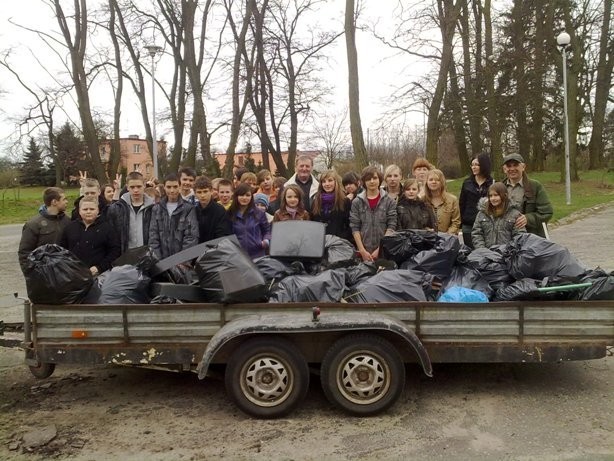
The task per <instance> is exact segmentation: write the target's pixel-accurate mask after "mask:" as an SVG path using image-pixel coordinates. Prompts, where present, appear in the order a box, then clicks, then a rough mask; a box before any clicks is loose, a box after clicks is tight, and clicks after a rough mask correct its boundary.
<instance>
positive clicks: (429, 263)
mask: <svg viewBox="0 0 614 461" xmlns="http://www.w3.org/2000/svg"><path fill="white" fill-rule="evenodd" d="M411 232H416V231H411ZM422 232H426V233H427V235H428V234H431V235H434V236H435V238H436V242H435V245H434V246H433V247H432V248H431V249H428V250H424V251H420V252H418V253H416V254H415V255H414V256H412V257H411V258H410V259H408V260H407V261H405V262H404V263H403V264H401V269H413V270H418V271H423V272H427V273H429V274H431V275H433V276H434V277H436V278H437V279H438V280H445V279H446V278H448V277H449V276H450V272H451V271H452V267H453V266H454V262H455V261H456V256H457V255H458V251H459V250H460V247H461V244H460V242H459V240H458V237H457V236H456V235H451V234H445V233H443V232H438V233H437V234H435V233H434V232H429V231H422ZM429 241H430V237H429Z"/></svg>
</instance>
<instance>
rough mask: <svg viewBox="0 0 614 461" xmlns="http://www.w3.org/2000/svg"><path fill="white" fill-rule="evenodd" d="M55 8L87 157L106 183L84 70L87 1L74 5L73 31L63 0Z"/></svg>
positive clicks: (78, 0)
mask: <svg viewBox="0 0 614 461" xmlns="http://www.w3.org/2000/svg"><path fill="white" fill-rule="evenodd" d="M53 6H54V10H55V16H56V19H57V21H58V25H59V26H60V31H61V32H62V35H63V37H64V41H65V45H66V48H67V49H68V52H69V55H70V64H71V65H70V71H69V73H70V76H71V79H72V81H73V83H74V85H75V86H74V91H75V94H76V96H77V106H78V107H77V108H78V110H79V116H80V118H81V128H82V131H83V138H84V140H85V144H86V146H87V154H88V157H89V158H90V160H91V162H92V166H93V168H94V175H95V176H96V177H97V178H98V179H99V180H100V181H106V180H107V179H108V177H107V172H106V171H105V169H104V167H103V165H102V162H101V160H100V152H99V151H98V138H97V136H96V127H95V125H94V119H93V117H92V110H91V106H90V97H89V83H90V82H89V79H88V73H87V72H86V70H85V57H86V49H87V39H88V19H87V14H88V13H87V1H86V0H75V1H74V11H73V13H72V20H73V26H74V30H71V28H70V26H69V24H68V20H69V19H70V18H69V17H67V16H66V14H65V13H64V9H63V8H62V5H61V4H60V0H53Z"/></svg>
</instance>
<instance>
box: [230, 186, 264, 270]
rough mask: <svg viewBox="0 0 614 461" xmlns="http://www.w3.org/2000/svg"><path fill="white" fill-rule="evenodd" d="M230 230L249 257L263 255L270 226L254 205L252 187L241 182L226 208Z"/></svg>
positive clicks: (261, 212)
mask: <svg viewBox="0 0 614 461" xmlns="http://www.w3.org/2000/svg"><path fill="white" fill-rule="evenodd" d="M228 214H229V217H230V221H231V222H232V231H233V232H234V234H235V235H236V236H237V238H238V239H239V243H241V247H243V249H244V250H245V251H246V252H247V254H248V255H249V256H250V258H252V259H255V258H259V257H261V256H264V255H265V252H266V250H267V248H268V247H269V244H270V241H271V226H270V224H269V222H268V221H267V219H266V216H265V214H264V212H263V211H262V210H259V209H258V208H256V206H255V205H254V197H253V194H252V187H251V186H250V185H249V184H246V183H241V184H239V186H237V188H236V189H235V191H234V193H233V196H232V203H231V204H230V208H229V209H228Z"/></svg>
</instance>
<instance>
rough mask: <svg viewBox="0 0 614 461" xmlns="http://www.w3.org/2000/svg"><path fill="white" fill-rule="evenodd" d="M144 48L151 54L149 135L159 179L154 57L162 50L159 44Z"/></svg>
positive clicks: (154, 168) (156, 174) (154, 172)
mask: <svg viewBox="0 0 614 461" xmlns="http://www.w3.org/2000/svg"><path fill="white" fill-rule="evenodd" d="M145 49H146V50H147V52H148V53H149V56H151V107H152V111H151V112H152V114H151V119H152V124H151V136H152V138H153V142H152V143H151V144H152V158H153V177H154V178H156V179H159V176H158V139H157V136H156V66H155V62H154V58H155V57H156V55H157V54H158V53H159V52H161V51H162V47H161V46H157V45H149V46H146V47H145Z"/></svg>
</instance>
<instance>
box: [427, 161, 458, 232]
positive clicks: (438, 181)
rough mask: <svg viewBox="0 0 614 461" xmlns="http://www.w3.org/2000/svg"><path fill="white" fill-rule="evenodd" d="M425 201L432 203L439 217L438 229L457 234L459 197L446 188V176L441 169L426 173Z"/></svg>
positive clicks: (436, 215)
mask: <svg viewBox="0 0 614 461" xmlns="http://www.w3.org/2000/svg"><path fill="white" fill-rule="evenodd" d="M424 199H425V202H426V203H428V204H430V205H431V206H432V207H433V210H434V211H435V217H436V218H437V229H436V230H437V231H438V232H446V233H448V234H453V235H457V234H458V231H459V229H460V224H461V219H460V209H459V207H458V199H457V198H456V197H455V196H454V195H452V194H450V193H449V192H448V191H447V190H446V177H445V176H444V174H443V172H442V171H441V170H437V169H434V170H431V171H429V172H428V174H427V175H426V188H425V192H424Z"/></svg>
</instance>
